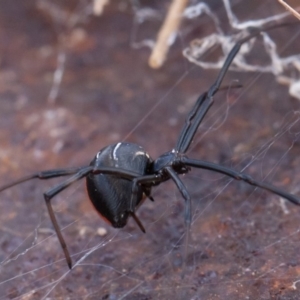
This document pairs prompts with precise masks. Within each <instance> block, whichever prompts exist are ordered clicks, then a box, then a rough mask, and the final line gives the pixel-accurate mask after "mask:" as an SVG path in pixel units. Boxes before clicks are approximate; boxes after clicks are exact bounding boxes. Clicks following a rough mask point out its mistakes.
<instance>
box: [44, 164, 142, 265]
mask: <svg viewBox="0 0 300 300" xmlns="http://www.w3.org/2000/svg"><path fill="white" fill-rule="evenodd" d="M90 173H92V174H95V175H96V174H100V173H101V174H113V175H118V176H120V177H122V178H124V179H128V180H131V179H133V178H135V177H136V176H139V174H138V173H135V172H131V171H127V170H123V169H117V168H104V167H103V168H95V167H93V166H88V167H84V168H81V169H79V171H78V172H77V173H76V174H75V175H73V176H71V177H70V178H68V179H67V180H65V181H64V182H62V183H61V184H59V185H57V186H55V187H54V188H52V189H51V190H49V191H48V192H46V193H44V199H45V201H46V206H47V209H48V213H49V216H50V219H51V221H52V224H53V227H54V229H55V232H56V234H57V237H58V240H59V242H60V245H61V247H62V249H63V251H64V254H65V257H66V260H67V264H68V266H69V268H70V269H71V268H72V260H71V257H70V254H69V251H68V248H67V245H66V242H65V240H64V238H63V236H62V233H61V231H60V228H59V226H58V223H57V219H56V217H55V214H54V212H53V208H52V206H51V199H52V198H53V197H54V196H55V195H57V194H58V193H60V192H61V191H63V190H64V189H66V188H67V187H69V186H70V185H71V184H72V183H74V182H76V181H78V180H80V179H82V178H83V177H86V176H87V175H88V174H90ZM133 217H134V219H135V220H137V218H136V217H135V216H133ZM137 223H138V225H140V224H141V222H137ZM141 228H143V226H141Z"/></svg>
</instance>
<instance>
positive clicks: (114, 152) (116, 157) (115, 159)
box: [113, 143, 122, 167]
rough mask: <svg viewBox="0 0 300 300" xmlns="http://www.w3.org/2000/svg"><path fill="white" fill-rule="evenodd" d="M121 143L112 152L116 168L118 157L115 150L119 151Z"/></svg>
mask: <svg viewBox="0 0 300 300" xmlns="http://www.w3.org/2000/svg"><path fill="white" fill-rule="evenodd" d="M121 144H122V143H118V144H117V145H116V147H115V149H114V151H113V159H114V161H115V162H116V167H118V166H119V165H118V160H119V159H118V156H117V150H118V149H119V147H120V146H121Z"/></svg>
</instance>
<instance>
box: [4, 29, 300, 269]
mask: <svg viewBox="0 0 300 300" xmlns="http://www.w3.org/2000/svg"><path fill="white" fill-rule="evenodd" d="M272 28H274V26H273V27H272ZM269 29H271V28H269ZM258 34H259V32H256V33H252V34H249V35H248V36H247V37H245V38H244V39H241V40H240V41H238V42H237V43H236V45H235V46H234V47H233V48H232V50H231V51H230V53H229V54H228V57H227V58H226V61H225V62H224V65H223V67H222V68H221V70H220V72H219V75H218V77H217V79H216V81H215V82H214V83H213V84H212V86H211V87H210V88H209V90H208V91H207V92H205V93H203V94H202V95H200V97H199V98H198V99H197V102H196V104H195V106H194V107H193V109H192V110H191V112H190V113H189V114H188V116H187V118H186V121H185V124H184V126H183V128H182V131H181V133H180V135H179V138H178V141H177V144H176V146H175V148H174V149H173V150H171V151H169V152H166V153H164V154H163V155H161V156H160V157H158V158H157V159H156V160H154V161H153V160H152V159H151V158H150V156H149V155H148V153H147V152H146V151H145V150H144V149H143V148H142V147H141V146H138V145H135V144H131V143H118V144H115V145H110V146H107V147H105V148H103V149H102V150H100V151H99V152H98V153H97V155H96V156H95V158H94V159H93V160H92V162H91V163H90V165H89V166H85V167H81V168H72V169H57V170H48V171H42V172H39V173H36V174H33V175H30V176H27V177H24V178H21V179H19V180H18V181H15V182H13V183H10V184H7V185H5V186H3V187H1V188H0V192H1V191H3V190H5V189H8V188H10V187H12V186H14V185H16V184H19V183H21V182H24V181H27V180H30V179H33V178H39V179H50V178H54V177H59V176H68V175H73V176H71V177H69V178H68V179H67V180H65V181H63V182H62V183H61V184H59V185H57V186H56V187H54V188H52V189H51V190H49V191H48V192H46V193H44V198H45V201H46V205H47V209H48V212H49V215H50V218H51V221H52V223H53V226H54V228H55V231H56V234H57V236H58V239H59V242H60V244H61V247H62V249H63V251H64V254H65V257H66V260H67V263H68V266H69V268H72V261H71V257H70V254H69V251H68V249H67V246H66V243H65V241H64V238H63V236H62V234H61V231H60V228H59V226H58V223H57V220H56V217H55V215H54V212H53V209H52V206H51V203H50V201H51V199H52V198H53V197H54V196H55V195H57V194H58V193H60V192H61V191H62V190H64V189H66V188H67V187H68V186H69V185H70V184H72V183H73V182H75V181H77V180H79V179H81V178H83V177H86V184H87V190H88V194H89V198H90V200H91V201H92V203H93V205H94V207H95V209H96V210H97V211H98V212H99V213H100V214H101V215H102V216H103V217H104V218H105V219H106V220H107V221H108V222H109V223H110V224H111V225H112V226H113V227H117V228H120V227H124V226H125V225H126V223H127V220H128V217H129V216H131V217H133V219H134V220H135V222H136V223H137V225H138V226H139V228H140V229H141V230H142V231H143V232H145V229H144V227H143V225H142V223H141V221H140V220H139V219H138V217H137V216H136V215H135V210H136V208H137V207H138V205H139V204H140V203H141V201H142V199H143V196H144V195H145V196H147V197H148V198H149V199H150V200H152V201H153V199H152V197H151V194H150V193H151V188H152V186H155V185H159V184H160V183H162V182H164V181H167V180H169V179H172V180H173V181H174V182H175V184H176V186H177V187H178V189H179V191H180V193H181V194H182V197H183V198H184V200H185V222H186V224H187V226H190V223H191V197H190V195H189V193H188V191H187V189H186V187H185V185H184V184H183V182H182V181H181V179H180V177H179V176H178V175H180V174H186V173H188V172H189V171H190V169H191V167H196V168H200V169H207V170H211V171H215V172H218V173H222V174H225V175H227V176H229V177H232V178H234V179H236V180H242V181H245V182H247V183H249V184H251V185H253V186H256V187H260V188H263V189H265V190H268V191H270V192H272V193H274V194H277V195H279V196H281V197H283V198H285V199H287V200H289V201H290V202H292V203H294V204H297V205H300V199H299V198H297V197H296V196H294V195H291V194H289V193H287V192H285V191H283V190H281V189H279V188H277V187H274V186H272V185H271V184H268V183H265V182H259V181H256V180H254V179H253V178H252V177H250V176H249V175H246V174H244V173H240V172H237V171H234V170H232V169H229V168H227V167H223V166H220V165H217V164H214V163H211V162H207V161H203V160H198V159H191V158H188V157H187V156H186V154H185V153H186V152H187V150H188V149H189V146H190V144H191V142H192V140H193V137H194V135H195V133H196V131H197V129H198V127H199V125H200V123H201V121H202V120H203V118H204V117H205V115H206V113H207V112H208V110H209V108H210V107H211V106H212V104H213V96H214V95H215V94H216V92H217V91H218V90H219V89H220V85H221V83H222V81H223V78H224V76H225V74H226V72H227V70H228V68H229V66H230V64H231V63H232V61H233V59H234V57H235V56H236V54H237V53H238V51H239V50H240V47H241V45H242V44H243V43H245V42H246V41H248V40H250V39H251V38H253V37H255V36H257V35H258Z"/></svg>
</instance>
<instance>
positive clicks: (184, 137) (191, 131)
mask: <svg viewBox="0 0 300 300" xmlns="http://www.w3.org/2000/svg"><path fill="white" fill-rule="evenodd" d="M285 25H287V24H285ZM278 26H279V25H275V26H274V25H273V26H270V27H268V28H264V29H262V30H259V31H256V32H253V33H251V34H249V35H248V36H246V37H245V38H243V39H241V40H239V41H237V43H236V44H235V45H234V46H233V48H232V49H231V50H230V52H229V54H228V56H227V58H226V60H225V62H224V64H223V66H222V68H221V70H220V72H219V74H218V76H217V79H216V81H215V82H214V83H213V84H212V85H211V87H210V88H209V89H208V91H207V92H205V93H203V94H201V95H200V97H199V98H198V99H197V101H196V104H195V106H194V107H193V109H192V111H191V112H190V114H189V115H188V117H187V119H186V123H185V125H184V127H183V129H182V131H181V134H180V135H179V138H178V142H177V144H176V148H175V150H176V151H177V152H179V153H186V151H187V150H188V148H189V146H190V144H191V142H192V140H193V138H194V136H195V134H196V131H197V129H198V127H199V126H200V124H201V122H202V120H203V118H204V117H205V115H206V113H207V112H208V110H209V108H210V107H211V106H212V104H213V96H214V95H215V94H216V92H217V91H218V90H219V89H220V86H221V84H222V81H223V79H224V77H225V75H226V73H227V71H228V69H229V67H230V65H231V63H232V61H233V60H234V58H235V56H236V55H237V53H238V52H239V51H240V48H241V46H242V45H243V44H244V43H246V42H247V41H249V40H250V39H252V38H254V37H256V36H258V35H259V34H260V33H261V32H263V31H268V30H271V29H275V28H277V27H278Z"/></svg>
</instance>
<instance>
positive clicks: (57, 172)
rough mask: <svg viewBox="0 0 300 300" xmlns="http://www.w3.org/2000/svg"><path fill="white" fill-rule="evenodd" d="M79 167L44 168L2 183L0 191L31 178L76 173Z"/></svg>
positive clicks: (47, 177)
mask: <svg viewBox="0 0 300 300" xmlns="http://www.w3.org/2000/svg"><path fill="white" fill-rule="evenodd" d="M81 169H83V167H81V168H70V169H54V170H46V171H41V172H38V173H34V174H31V175H28V176H25V177H22V178H20V179H18V180H17V181H14V182H11V183H9V184H6V185H3V186H2V187H0V192H2V191H4V190H6V189H8V188H11V187H13V186H15V185H17V184H20V183H23V182H25V181H28V180H31V179H35V178H37V179H51V178H55V177H60V176H68V175H73V174H75V173H77V172H78V171H80V170H81Z"/></svg>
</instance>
